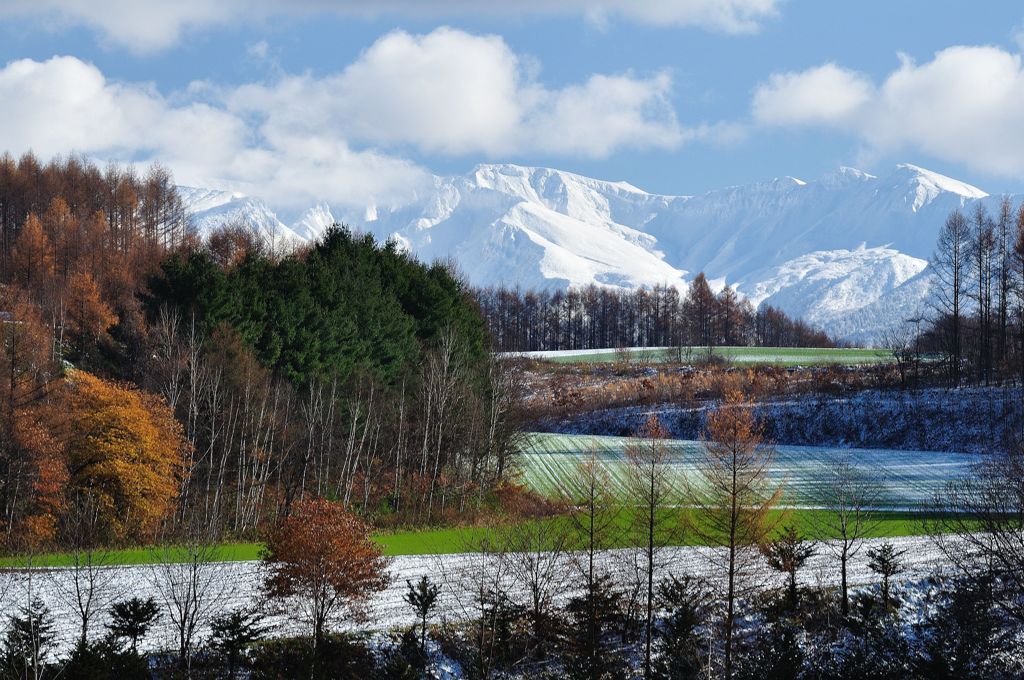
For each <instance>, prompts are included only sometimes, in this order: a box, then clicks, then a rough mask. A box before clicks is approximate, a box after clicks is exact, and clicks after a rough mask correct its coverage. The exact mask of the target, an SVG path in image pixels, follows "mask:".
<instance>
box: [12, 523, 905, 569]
mask: <svg viewBox="0 0 1024 680" xmlns="http://www.w3.org/2000/svg"><path fill="white" fill-rule="evenodd" d="M670 512H671V511H666V517H665V518H664V519H665V521H664V522H663V524H666V525H668V524H672V523H673V522H671V521H670V520H671V519H672V518H671V517H669V516H668V513H670ZM825 512H827V511H825V510H805V509H799V510H789V511H777V512H776V513H775V515H774V517H773V519H774V520H775V521H777V522H779V524H780V526H781V525H782V524H793V525H794V526H796V527H797V528H798V530H800V531H801V532H802V533H804V534H807V535H811V534H814V533H816V532H815V528H816V527H817V526H818V525H819V524H820V519H821V517H822V516H823V513H825ZM675 514H677V515H678V513H675ZM876 519H877V524H876V526H875V527H874V531H873V532H872V533H871V535H872V536H873V537H879V538H881V537H897V536H917V535H921V534H924V533H925V526H924V522H923V519H922V517H921V516H920V515H919V514H917V513H912V512H896V511H886V512H880V513H877V514H876ZM538 521H540V522H543V523H546V524H549V525H550V527H551V528H552V529H553V530H558V529H561V530H564V531H566V532H568V531H569V520H568V518H567V517H554V518H549V519H544V520H538ZM615 525H616V528H617V529H618V530H617V531H613V532H611V533H612V534H613V535H614V536H613V538H612V539H611V540H608V541H606V542H605V544H604V545H603V546H602V547H604V548H624V547H629V546H630V545H631V544H634V542H633V541H631V540H630V537H629V531H628V527H629V518H628V515H627V513H625V512H619V513H618V514H617V516H616V518H615ZM502 531H503V530H502V529H501V528H498V529H493V528H485V527H465V528H442V529H424V530H421V531H403V532H395V533H384V534H379V535H377V536H375V537H374V540H375V541H376V542H377V543H379V544H380V545H381V547H382V548H383V549H384V553H385V554H386V555H389V556H400V555H430V554H441V555H445V554H453V553H460V552H470V551H473V550H477V549H479V546H481V545H482V544H483V542H484V540H485V539H491V540H497V539H499V538H500V534H501V533H502ZM828 538H834V537H828ZM665 542H666V543H671V544H675V545H699V544H700V542H699V541H698V539H697V536H695V535H694V534H693V533H692V532H686V531H681V532H679V533H676V532H673V535H672V537H671V538H670V539H668V540H666V541H665ZM568 547H569V548H570V549H571V548H579V547H582V546H581V545H573V542H572V541H571V540H570V541H569V546H568ZM262 549H263V545H262V544H261V543H225V544H222V545H220V546H218V547H217V549H216V550H214V551H213V552H212V554H211V556H210V559H211V561H220V562H237V561H248V560H257V559H259V557H260V551H262ZM167 554H170V555H172V556H173V555H174V554H175V552H174V550H173V549H163V548H160V549H153V548H130V549H121V550H113V551H110V552H109V553H108V554H107V555H106V557H105V558H104V560H103V561H104V563H106V564H111V565H114V564H116V565H126V566H127V565H147V564H157V563H159V562H161V561H162V560H163V559H164V557H163V556H164V555H167ZM180 554H181V555H182V556H183V557H184V553H183V552H182V553H180ZM73 563H74V560H73V557H72V555H71V554H70V553H48V554H45V555H35V556H33V557H32V558H31V559H29V558H26V557H6V558H3V559H0V568H6V569H24V568H27V567H29V566H31V567H69V566H71V565H72V564H73Z"/></svg>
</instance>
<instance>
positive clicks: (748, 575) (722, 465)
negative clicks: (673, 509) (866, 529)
mask: <svg viewBox="0 0 1024 680" xmlns="http://www.w3.org/2000/svg"><path fill="white" fill-rule="evenodd" d="M703 443H704V446H703V449H704V455H703V457H702V458H700V459H699V460H698V461H697V463H696V468H697V472H698V479H697V482H696V483H695V485H694V489H693V492H692V493H693V503H694V510H693V513H692V526H693V531H694V533H696V534H697V535H698V536H700V537H702V538H703V539H704V541H705V542H706V543H707V544H708V545H711V546H716V547H720V548H723V550H721V551H720V553H718V554H721V555H722V558H721V559H722V564H721V568H722V573H723V574H724V575H725V577H726V592H725V605H726V615H725V621H724V629H725V659H724V662H725V668H724V673H723V675H724V677H726V678H731V677H732V673H733V649H734V647H735V642H734V637H735V633H736V602H737V601H738V600H740V599H742V598H743V597H744V595H745V594H747V593H749V592H750V591H751V590H752V587H753V586H754V585H756V584H755V583H754V582H753V581H754V577H755V576H756V575H757V567H758V561H759V559H760V551H761V546H763V545H764V544H765V543H766V542H767V540H768V538H769V537H770V535H771V533H772V531H773V530H774V529H775V527H776V524H777V520H775V519H773V516H772V510H773V509H774V508H775V507H776V506H777V505H778V503H779V501H780V500H781V499H782V487H781V486H780V485H774V484H773V483H772V481H771V479H770V478H769V476H768V470H769V467H770V466H771V463H772V460H773V457H774V451H773V450H772V448H771V447H769V446H765V444H764V436H763V431H762V428H761V426H760V425H759V424H758V423H757V421H756V420H755V418H754V414H753V409H752V408H751V403H750V401H749V400H747V399H746V398H745V397H744V396H743V395H742V394H740V393H739V392H736V391H731V392H728V393H727V394H726V395H725V399H724V402H723V403H722V404H721V405H720V406H719V407H718V408H717V409H715V410H714V411H713V412H712V413H711V414H710V415H709V416H708V421H707V431H706V433H705V435H704V442H703Z"/></svg>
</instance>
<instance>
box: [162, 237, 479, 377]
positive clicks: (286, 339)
mask: <svg viewBox="0 0 1024 680" xmlns="http://www.w3.org/2000/svg"><path fill="white" fill-rule="evenodd" d="M162 274H163V275H162V276H161V277H155V278H154V279H153V281H152V283H151V286H150V287H151V290H152V293H151V294H150V296H149V297H148V303H149V308H150V311H151V313H152V314H153V315H154V317H155V315H156V314H157V312H158V310H159V309H160V307H161V306H163V305H169V306H172V307H174V308H176V309H177V310H178V312H179V313H180V314H181V315H182V317H183V318H187V319H191V317H192V315H194V317H195V320H196V322H197V323H198V324H199V326H200V328H201V329H202V332H203V334H204V335H205V334H209V333H210V332H211V331H212V330H213V329H214V328H216V327H217V326H218V325H220V324H227V325H229V326H230V327H232V328H233V329H234V330H235V331H236V332H238V333H239V334H240V335H241V337H242V339H243V340H244V341H245V343H246V344H247V345H248V346H249V347H251V348H252V349H253V351H254V352H255V354H256V356H257V358H258V359H259V360H260V362H261V363H262V364H263V365H264V366H266V367H268V368H271V369H273V370H275V371H279V372H280V373H281V374H282V375H283V376H285V377H287V378H288V379H289V380H291V381H294V382H295V383H297V384H301V385H306V384H309V382H310V381H311V380H313V379H316V378H323V377H328V376H329V377H336V378H339V379H342V380H346V379H348V378H349V377H351V376H352V375H353V374H356V373H359V372H367V373H370V374H372V375H374V376H375V377H376V378H379V379H382V380H384V381H385V382H387V383H394V382H395V381H396V380H398V379H399V378H400V377H401V376H403V375H405V374H406V373H407V372H408V371H409V370H410V369H411V368H412V367H414V366H415V365H416V364H417V363H418V361H419V360H420V358H421V350H422V348H423V347H424V346H426V345H429V344H431V343H433V342H435V341H436V340H437V339H438V337H439V334H440V333H441V331H442V330H443V329H446V328H451V329H452V330H453V331H455V333H456V335H457V336H458V338H459V341H460V342H459V346H460V347H461V348H462V349H463V351H464V352H465V353H466V355H467V358H469V359H470V360H471V361H476V362H481V361H485V360H486V350H487V343H486V332H485V329H484V326H483V321H482V319H481V318H480V315H479V314H478V313H477V311H476V309H475V308H474V305H473V303H472V302H471V299H470V297H469V295H468V294H467V292H466V290H465V288H464V286H463V284H461V283H460V282H459V281H458V280H457V279H456V278H455V277H454V276H453V275H452V273H451V272H450V271H449V270H448V269H447V268H445V267H443V266H442V265H440V264H434V265H431V266H425V265H423V264H420V263H419V262H417V261H416V260H415V259H413V258H411V257H410V256H409V255H407V254H405V253H404V252H402V251H400V250H399V249H398V248H397V247H396V245H395V244H394V243H386V244H383V245H379V244H378V243H377V242H376V241H375V240H374V239H373V237H372V236H369V235H356V234H353V233H352V232H351V231H350V230H349V229H347V228H345V227H340V226H335V227H332V228H330V229H329V230H328V231H327V233H326V234H325V235H324V236H323V237H322V239H321V240H320V241H318V242H317V243H316V244H315V245H314V246H313V247H312V248H311V249H309V251H308V252H304V253H300V254H296V255H292V256H289V257H286V258H284V259H282V260H280V261H274V260H273V259H272V258H270V257H268V256H266V255H263V254H248V255H246V256H244V257H243V258H242V260H241V261H240V262H239V263H238V264H236V265H234V266H230V267H228V268H223V267H222V266H220V265H219V264H218V263H217V262H216V261H215V259H214V256H213V254H212V253H211V252H209V251H208V250H202V249H197V250H192V251H189V252H178V253H174V254H172V255H171V256H170V257H169V258H168V259H167V260H166V261H164V263H163V265H162Z"/></svg>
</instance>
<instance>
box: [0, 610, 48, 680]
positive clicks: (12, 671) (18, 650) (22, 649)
mask: <svg viewBox="0 0 1024 680" xmlns="http://www.w3.org/2000/svg"><path fill="white" fill-rule="evenodd" d="M55 625H56V622H55V621H54V618H53V615H52V614H51V613H50V609H49V607H47V606H46V604H45V603H44V602H43V601H42V600H40V599H39V598H32V601H31V602H29V603H28V604H27V605H23V606H21V607H19V608H18V610H17V613H15V614H12V615H11V616H10V617H9V619H8V628H7V634H6V636H4V642H3V666H4V669H5V671H6V673H7V675H8V676H12V677H15V678H40V677H42V675H43V673H44V670H45V668H46V666H47V663H48V658H49V656H50V653H51V652H53V650H54V647H55V644H54V643H55V640H56V633H55V630H54V627H55Z"/></svg>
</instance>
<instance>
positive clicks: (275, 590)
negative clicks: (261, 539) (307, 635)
mask: <svg viewBox="0 0 1024 680" xmlns="http://www.w3.org/2000/svg"><path fill="white" fill-rule="evenodd" d="M263 563H264V565H265V566H266V567H267V577H266V581H265V582H264V588H265V590H266V592H267V595H269V596H270V597H272V598H278V599H289V598H295V599H298V600H301V601H302V602H303V604H304V605H305V606H306V607H307V614H308V616H309V620H310V623H311V624H312V626H313V639H314V641H315V642H316V641H319V640H322V639H323V635H324V632H325V628H326V625H327V623H328V621H329V619H330V617H331V615H332V613H334V612H336V611H337V610H339V609H343V608H345V607H349V608H352V609H358V606H359V605H360V604H361V603H362V602H364V601H365V600H366V598H367V597H368V596H369V595H370V594H371V593H373V592H375V591H378V590H383V589H384V588H385V587H386V586H387V583H388V575H387V564H388V560H387V558H385V557H384V556H383V553H382V552H381V549H380V546H378V545H377V544H376V543H374V542H373V541H371V540H370V528H369V527H368V526H367V525H366V524H364V523H363V522H362V521H360V520H359V518H357V517H356V516H355V515H352V514H350V513H348V512H346V511H345V509H344V507H343V506H342V505H341V504H340V503H333V502H331V501H328V500H325V499H323V498H317V499H315V500H309V501H299V502H297V503H296V504H295V505H294V506H293V508H292V513H291V514H290V515H289V516H288V517H287V518H285V519H284V520H283V521H282V522H281V523H280V524H279V525H278V527H277V528H276V529H275V530H274V532H273V533H272V534H271V536H270V540H269V541H267V547H266V552H265V554H264V557H263Z"/></svg>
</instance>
